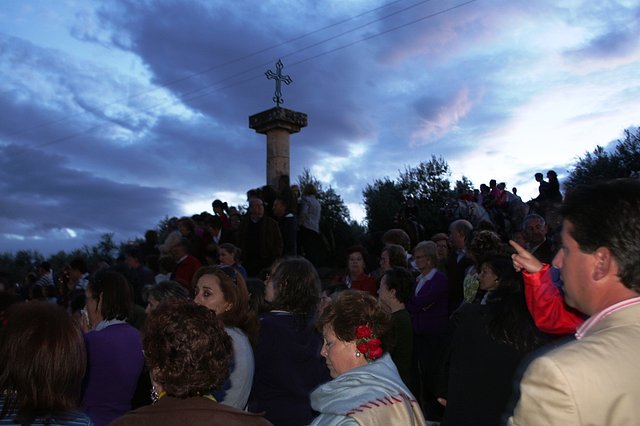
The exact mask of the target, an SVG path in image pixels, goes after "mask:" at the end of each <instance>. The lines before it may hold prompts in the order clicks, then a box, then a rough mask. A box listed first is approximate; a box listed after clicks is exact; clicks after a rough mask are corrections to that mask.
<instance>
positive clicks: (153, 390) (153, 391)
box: [151, 386, 160, 404]
mask: <svg viewBox="0 0 640 426" xmlns="http://www.w3.org/2000/svg"><path fill="white" fill-rule="evenodd" d="M158 399H160V394H158V390H157V389H156V387H155V386H151V403H152V404H155V403H156V402H157V401H158Z"/></svg>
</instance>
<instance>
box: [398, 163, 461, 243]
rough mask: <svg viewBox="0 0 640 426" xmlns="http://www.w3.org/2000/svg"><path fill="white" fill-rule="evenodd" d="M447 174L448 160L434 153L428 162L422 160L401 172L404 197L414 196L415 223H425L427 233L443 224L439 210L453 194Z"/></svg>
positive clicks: (440, 228) (443, 226) (431, 233)
mask: <svg viewBox="0 0 640 426" xmlns="http://www.w3.org/2000/svg"><path fill="white" fill-rule="evenodd" d="M450 175H451V172H450V170H449V165H448V164H447V162H446V161H445V160H444V159H443V158H442V157H439V158H437V157H436V156H435V155H432V156H431V160H429V161H428V162H421V163H420V164H418V166H417V167H415V168H407V169H405V171H404V172H403V173H400V177H399V179H398V185H399V187H400V188H401V190H402V192H403V195H404V196H405V197H408V196H409V195H413V196H414V198H415V199H416V203H417V204H418V208H419V217H418V222H419V223H420V224H422V225H423V226H424V228H425V234H426V235H433V234H434V233H436V232H440V231H442V230H443V229H445V227H446V223H445V221H444V218H443V217H442V213H441V212H440V209H441V208H442V207H443V206H444V205H445V203H446V202H447V200H448V199H449V198H450V197H451V196H452V193H451V189H450V187H451V183H450V182H449V176H450Z"/></svg>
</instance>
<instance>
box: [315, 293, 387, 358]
mask: <svg viewBox="0 0 640 426" xmlns="http://www.w3.org/2000/svg"><path fill="white" fill-rule="evenodd" d="M360 325H366V326H368V327H369V328H370V329H371V331H372V332H373V334H374V335H375V336H376V337H378V338H379V339H380V341H381V342H382V349H383V350H384V351H385V352H386V351H388V350H389V348H390V346H391V343H392V341H391V339H392V334H391V314H390V313H389V312H387V311H386V310H385V309H384V308H383V307H382V305H380V302H378V300H377V299H376V298H375V297H373V296H371V295H370V294H368V293H365V292H362V291H357V290H346V291H343V292H342V293H340V295H339V296H338V297H337V298H336V300H334V301H333V303H331V304H330V305H329V306H327V307H326V308H325V310H324V311H323V312H322V315H321V316H320V319H319V320H318V322H317V327H318V330H320V331H322V330H324V329H325V328H326V327H330V329H331V330H333V332H334V333H335V335H336V337H337V338H338V339H339V340H342V341H343V342H352V341H354V340H356V328H357V327H358V326H360Z"/></svg>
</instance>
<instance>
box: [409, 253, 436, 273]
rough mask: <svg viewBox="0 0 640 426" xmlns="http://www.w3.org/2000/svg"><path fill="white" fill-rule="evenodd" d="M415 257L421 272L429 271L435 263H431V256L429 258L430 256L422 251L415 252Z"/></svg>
mask: <svg viewBox="0 0 640 426" xmlns="http://www.w3.org/2000/svg"><path fill="white" fill-rule="evenodd" d="M413 259H414V260H415V261H416V268H418V271H420V273H423V274H424V273H427V272H429V271H430V270H431V269H432V268H433V265H432V264H431V258H429V256H427V255H426V254H425V253H424V252H422V251H418V252H417V253H414V255H413Z"/></svg>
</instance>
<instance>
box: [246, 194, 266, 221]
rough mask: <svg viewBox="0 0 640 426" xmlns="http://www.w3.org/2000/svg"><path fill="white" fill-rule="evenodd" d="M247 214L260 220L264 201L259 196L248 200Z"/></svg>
mask: <svg viewBox="0 0 640 426" xmlns="http://www.w3.org/2000/svg"><path fill="white" fill-rule="evenodd" d="M249 216H250V217H251V219H253V220H260V219H262V217H263V216H264V202H263V201H262V200H261V199H260V198H252V199H250V200H249Z"/></svg>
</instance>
